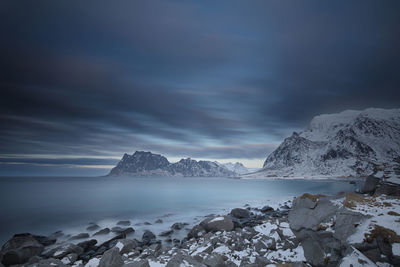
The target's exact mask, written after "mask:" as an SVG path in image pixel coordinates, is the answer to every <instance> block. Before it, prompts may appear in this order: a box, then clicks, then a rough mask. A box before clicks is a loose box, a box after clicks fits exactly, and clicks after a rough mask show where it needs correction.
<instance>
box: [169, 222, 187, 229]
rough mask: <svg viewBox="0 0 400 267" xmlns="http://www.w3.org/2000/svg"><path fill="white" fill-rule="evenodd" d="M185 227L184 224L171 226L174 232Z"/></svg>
mask: <svg viewBox="0 0 400 267" xmlns="http://www.w3.org/2000/svg"><path fill="white" fill-rule="evenodd" d="M184 226H185V224H183V223H174V224H173V225H172V226H171V228H172V229H174V230H181V229H182V228H183V227H184Z"/></svg>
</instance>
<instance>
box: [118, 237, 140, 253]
mask: <svg viewBox="0 0 400 267" xmlns="http://www.w3.org/2000/svg"><path fill="white" fill-rule="evenodd" d="M138 246H139V244H138V241H136V240H134V239H121V240H118V242H117V244H116V245H115V247H116V248H118V249H119V254H121V255H122V254H125V253H128V252H131V251H133V250H134V249H135V248H137V247H138Z"/></svg>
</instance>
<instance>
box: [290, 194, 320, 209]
mask: <svg viewBox="0 0 400 267" xmlns="http://www.w3.org/2000/svg"><path fill="white" fill-rule="evenodd" d="M315 206H317V201H313V200H312V199H310V198H308V197H303V196H301V197H296V198H295V200H294V201H293V207H296V208H306V209H313V208H315Z"/></svg>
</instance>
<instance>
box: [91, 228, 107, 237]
mask: <svg viewBox="0 0 400 267" xmlns="http://www.w3.org/2000/svg"><path fill="white" fill-rule="evenodd" d="M109 233H110V228H104V229H101V230H100V231H98V232H96V233H94V234H93V236H95V235H106V234H109Z"/></svg>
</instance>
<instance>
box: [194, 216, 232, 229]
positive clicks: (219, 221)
mask: <svg viewBox="0 0 400 267" xmlns="http://www.w3.org/2000/svg"><path fill="white" fill-rule="evenodd" d="M200 225H201V226H202V227H203V228H204V230H206V231H207V232H216V231H232V230H233V229H234V225H233V222H232V219H231V218H230V217H228V216H216V217H212V218H207V219H205V220H204V221H202V222H201V223H200Z"/></svg>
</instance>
